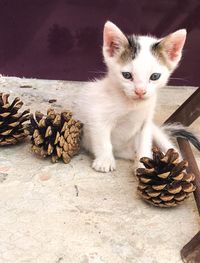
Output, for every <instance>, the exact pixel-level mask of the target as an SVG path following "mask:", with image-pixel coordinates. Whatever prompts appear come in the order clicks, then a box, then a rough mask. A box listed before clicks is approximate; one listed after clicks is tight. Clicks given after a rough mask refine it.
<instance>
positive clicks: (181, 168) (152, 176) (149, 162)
mask: <svg viewBox="0 0 200 263" xmlns="http://www.w3.org/2000/svg"><path fill="white" fill-rule="evenodd" d="M140 162H141V163H143V165H144V166H145V168H138V169H137V172H136V175H137V177H138V179H139V185H138V192H139V194H140V195H141V196H142V197H143V198H144V199H145V200H146V201H147V202H149V203H151V204H153V205H155V206H160V207H170V206H176V205H178V204H180V203H182V202H183V201H184V200H185V199H186V198H187V197H188V196H189V194H190V193H192V192H193V191H194V190H195V186H194V182H193V181H194V179H195V176H194V174H192V173H187V172H186V171H185V169H186V167H187V166H188V162H187V161H186V160H182V161H180V160H179V154H178V152H176V151H175V150H174V149H169V150H168V151H167V153H166V154H165V155H164V154H163V153H162V152H161V151H160V150H159V149H158V148H156V147H154V148H153V159H150V158H147V157H143V158H141V159H140Z"/></svg>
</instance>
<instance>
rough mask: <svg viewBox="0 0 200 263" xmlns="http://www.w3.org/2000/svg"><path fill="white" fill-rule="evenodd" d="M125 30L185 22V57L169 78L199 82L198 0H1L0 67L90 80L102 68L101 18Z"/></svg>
mask: <svg viewBox="0 0 200 263" xmlns="http://www.w3.org/2000/svg"><path fill="white" fill-rule="evenodd" d="M108 19H109V20H111V21H113V22H114V23H116V24H117V25H118V26H119V27H120V28H121V29H122V30H123V31H125V32H126V33H136V34H138V33H140V34H147V33H151V34H153V35H157V36H159V37H160V36H164V35H165V34H168V33H170V32H172V31H174V30H176V29H179V28H182V27H185V28H187V30H188V39H187V43H186V46H185V52H184V59H183V61H182V64H181V66H180V67H179V69H178V70H177V71H176V73H175V74H174V75H173V77H174V78H180V79H172V80H171V82H170V83H171V84H179V85H199V83H200V55H199V53H200V1H199V0H173V1H172V0H171V1H169V0H153V1H150V0H139V1H138V0H0V73H1V74H5V75H10V76H19V77H34V78H44V79H63V80H64V79H65V80H89V79H92V78H94V77H98V76H99V75H101V74H102V72H103V71H105V67H104V65H103V63H102V55H101V45H102V30H103V25H104V23H105V21H106V20H108Z"/></svg>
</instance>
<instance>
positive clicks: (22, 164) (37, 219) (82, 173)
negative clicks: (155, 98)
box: [0, 77, 200, 263]
mask: <svg viewBox="0 0 200 263" xmlns="http://www.w3.org/2000/svg"><path fill="white" fill-rule="evenodd" d="M81 85H82V84H81V83H77V82H63V81H43V80H34V79H31V80H30V79H17V78H4V77H2V78H1V79H0V87H1V88H0V90H1V92H9V93H11V95H12V96H11V97H15V96H19V97H21V98H22V99H23V101H24V102H25V105H24V108H25V107H28V108H30V109H31V110H32V111H34V110H36V109H40V110H41V111H43V112H45V111H46V109H47V107H49V106H50V104H49V102H48V101H49V99H57V102H55V103H53V104H51V106H53V107H55V108H56V109H58V110H61V109H62V108H69V107H70V105H71V103H72V102H73V100H74V99H75V96H76V94H77V92H78V90H79V89H80V88H81ZM193 91H194V88H186V87H179V88H165V89H163V90H162V91H161V92H160V96H159V105H158V107H157V110H156V121H157V122H158V123H161V122H162V121H163V120H165V119H166V118H167V116H169V115H170V113H171V112H173V111H174V109H175V108H177V107H178V106H179V105H180V104H181V103H182V102H183V101H184V100H185V99H186V98H187V97H188V96H189V95H190V94H191V93H192V92H193ZM199 124H200V122H199V121H198V122H196V123H195V125H193V127H192V128H193V129H194V130H195V129H196V130H197V131H199V132H200V125H199ZM197 157H198V160H199V161H200V159H199V153H198V154H197ZM199 163H200V162H199ZM90 165H91V158H90V157H89V156H87V155H86V154H84V153H82V154H80V155H78V156H77V157H75V158H74V159H73V160H72V162H71V163H70V164H68V165H66V164H63V163H61V162H59V163H57V164H51V162H50V161H49V160H41V159H38V158H36V157H35V156H34V155H33V154H32V153H31V151H30V144H29V140H27V142H26V143H22V144H20V145H16V146H11V147H2V148H1V154H0V263H7V262H9V263H103V262H104V263H113V262H115V263H132V262H133V263H147V262H148V263H165V262H167V263H169V262H171V263H178V262H181V259H180V250H181V248H182V247H183V245H184V244H186V243H187V242H188V241H189V240H190V239H191V238H192V237H193V236H194V234H196V232H197V231H198V230H199V223H200V221H199V217H198V213H197V209H196V206H195V203H194V200H193V197H192V196H191V198H190V199H189V200H187V201H186V202H185V203H184V204H183V205H182V206H180V207H177V208H172V209H158V208H155V207H152V206H150V205H148V204H146V203H145V202H143V201H142V200H141V199H140V197H139V196H138V195H137V193H136V187H137V181H136V179H135V177H134V175H133V167H132V163H131V162H128V161H123V160H118V161H117V170H116V171H115V172H113V173H108V174H101V173H97V172H95V171H93V170H92V169H91V167H90Z"/></svg>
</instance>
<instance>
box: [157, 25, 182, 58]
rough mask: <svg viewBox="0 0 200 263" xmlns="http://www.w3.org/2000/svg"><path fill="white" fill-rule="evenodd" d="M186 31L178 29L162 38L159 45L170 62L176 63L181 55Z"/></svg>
mask: <svg viewBox="0 0 200 263" xmlns="http://www.w3.org/2000/svg"><path fill="white" fill-rule="evenodd" d="M186 34H187V32H186V30H185V29H180V30H177V31H175V32H174V33H172V34H169V35H168V36H166V37H164V38H163V39H162V40H161V42H160V44H161V46H162V48H163V50H164V51H165V52H166V54H167V56H168V58H169V59H170V60H171V61H172V62H175V63H176V62H178V61H179V60H180V58H181V55H182V49H183V46H184V44H185V40H186Z"/></svg>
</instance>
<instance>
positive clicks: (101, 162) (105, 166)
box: [92, 156, 116, 173]
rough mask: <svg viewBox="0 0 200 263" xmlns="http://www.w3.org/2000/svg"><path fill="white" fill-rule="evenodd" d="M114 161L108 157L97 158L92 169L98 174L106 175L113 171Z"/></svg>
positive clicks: (111, 157)
mask: <svg viewBox="0 0 200 263" xmlns="http://www.w3.org/2000/svg"><path fill="white" fill-rule="evenodd" d="M115 167H116V166H115V159H114V157H113V156H110V157H105V156H102V157H98V158H96V159H95V160H94V161H93V164H92V168H93V169H95V170H96V171H98V172H103V173H107V172H110V171H114V170H115Z"/></svg>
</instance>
